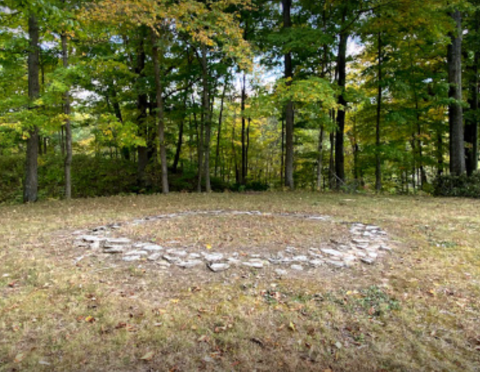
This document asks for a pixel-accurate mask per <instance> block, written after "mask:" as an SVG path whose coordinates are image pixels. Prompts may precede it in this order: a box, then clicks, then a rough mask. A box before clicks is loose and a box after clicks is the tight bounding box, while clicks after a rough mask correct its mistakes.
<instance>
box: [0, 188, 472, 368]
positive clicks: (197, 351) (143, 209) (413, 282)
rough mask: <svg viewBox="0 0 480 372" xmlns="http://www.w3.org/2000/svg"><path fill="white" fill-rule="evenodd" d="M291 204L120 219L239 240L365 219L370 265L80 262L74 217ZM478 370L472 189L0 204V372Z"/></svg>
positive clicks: (293, 239) (325, 233)
mask: <svg viewBox="0 0 480 372" xmlns="http://www.w3.org/2000/svg"><path fill="white" fill-rule="evenodd" d="M219 209H222V210H240V211H256V210H259V211H262V212H276V213H279V212H301V213H305V214H316V215H329V216H331V217H332V221H333V222H330V223H329V225H322V224H320V225H319V227H318V230H315V229H313V228H312V227H311V226H310V225H309V224H308V223H306V222H305V221H304V220H301V219H298V220H294V219H291V220H288V221H286V220H280V219H275V218H258V217H250V216H223V217H222V218H218V219H215V218H212V217H205V218H201V217H199V216H192V217H191V218H183V219H181V220H178V221H173V220H172V221H169V222H168V223H167V222H165V223H163V222H162V221H156V222H154V223H151V224H143V225H141V226H138V227H129V228H124V229H123V230H124V231H123V233H124V234H126V235H128V236H130V237H133V238H135V237H139V236H141V237H142V238H144V239H145V238H147V239H150V240H152V241H155V242H157V243H158V244H162V243H164V242H165V241H167V240H175V241H176V242H177V243H176V244H180V246H181V244H183V243H184V244H186V245H197V246H199V247H202V246H205V247H207V246H208V247H210V246H211V247H213V248H212V250H216V249H217V248H218V250H222V251H228V250H236V251H239V252H241V253H242V254H248V253H249V249H250V248H251V250H252V252H258V251H261V250H262V249H263V250H265V251H272V250H275V249H276V247H280V246H282V247H284V246H285V245H290V246H300V247H308V246H309V245H311V244H313V243H314V242H315V241H316V239H318V241H328V240H329V239H334V240H335V239H342V236H343V235H344V234H345V231H347V229H346V228H345V225H344V224H342V223H344V222H350V223H351V222H361V223H365V224H375V225H378V226H380V227H381V228H382V229H383V230H385V231H386V232H387V233H388V236H389V238H390V240H391V246H392V248H394V250H393V252H392V253H388V254H386V255H385V256H384V257H383V258H382V259H381V260H379V261H378V262H376V263H375V264H374V265H366V264H363V263H359V264H357V265H355V266H353V267H351V268H340V269H339V268H335V267H331V266H321V267H319V268H317V269H315V270H305V271H304V272H298V273H295V272H292V271H291V270H289V273H288V275H285V276H282V277H278V276H276V275H274V274H273V270H274V268H275V267H274V266H273V265H272V266H271V267H266V268H264V269H253V268H247V267H245V268H241V269H237V268H232V269H229V270H227V271H224V272H221V273H213V272H210V271H209V270H208V269H207V268H206V267H205V268H202V269H197V270H189V269H184V270H183V269H180V268H171V269H164V268H160V267H155V266H153V265H149V264H148V263H147V262H145V263H144V262H132V263H127V262H117V263H116V264H111V261H108V262H107V261H106V260H104V259H102V258H101V257H100V256H98V257H97V256H95V255H93V256H89V257H87V258H84V259H82V260H81V261H79V262H75V259H76V257H79V256H82V255H84V254H85V252H86V251H85V249H83V248H79V247H75V246H74V245H73V236H72V233H73V232H74V231H75V230H78V229H84V228H93V227H95V226H98V225H103V224H109V223H114V222H122V221H133V220H134V219H136V218H141V217H146V216H153V215H158V214H162V213H174V212H179V211H189V210H208V211H211V210H219ZM196 370H201V371H324V372H326V371H334V372H335V371H480V201H474V200H467V199H437V198H431V197H391V196H378V197H374V196H352V195H338V194H323V195H322V194H314V193H263V194H248V195H247V194H231V193H225V194H210V195H206V194H203V195H195V194H172V195H169V196H163V195H152V196H118V197H111V198H98V199H86V200H73V201H70V202H66V201H48V202H41V203H38V204H35V205H17V206H5V207H0V371H196Z"/></svg>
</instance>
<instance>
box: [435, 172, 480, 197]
mask: <svg viewBox="0 0 480 372" xmlns="http://www.w3.org/2000/svg"><path fill="white" fill-rule="evenodd" d="M434 195H436V196H456V197H466V198H480V172H476V173H474V174H473V175H471V176H470V177H469V176H467V175H466V174H462V175H460V176H454V175H450V174H449V175H442V176H439V177H437V179H436V180H435V182H434Z"/></svg>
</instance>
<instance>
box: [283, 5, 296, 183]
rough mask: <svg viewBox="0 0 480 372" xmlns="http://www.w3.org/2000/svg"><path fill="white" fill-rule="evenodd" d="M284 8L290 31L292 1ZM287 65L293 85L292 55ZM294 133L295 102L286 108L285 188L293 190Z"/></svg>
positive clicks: (284, 21) (285, 62) (288, 55)
mask: <svg viewBox="0 0 480 372" xmlns="http://www.w3.org/2000/svg"><path fill="white" fill-rule="evenodd" d="M282 8H283V28H284V29H290V28H291V27H292V19H291V8H292V0H282ZM284 64H285V66H284V67H285V79H287V85H291V83H292V78H293V66H292V53H291V52H287V53H286V54H285V56H284ZM293 132H294V117H293V102H292V101H289V102H288V103H287V105H286V107H285V150H286V153H285V186H286V187H288V188H289V189H290V190H293V189H294V187H295V185H294V182H293V162H294V159H293V154H294V147H293V134H294V133H293Z"/></svg>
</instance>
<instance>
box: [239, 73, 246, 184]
mask: <svg viewBox="0 0 480 372" xmlns="http://www.w3.org/2000/svg"><path fill="white" fill-rule="evenodd" d="M246 89H247V87H246V74H245V72H244V73H243V77H242V94H241V104H240V106H241V108H240V109H241V111H242V175H241V180H240V182H241V184H242V185H245V182H246V180H245V178H246V177H247V175H246V147H247V145H246V124H245V123H246V119H245V101H246V99H247V93H246Z"/></svg>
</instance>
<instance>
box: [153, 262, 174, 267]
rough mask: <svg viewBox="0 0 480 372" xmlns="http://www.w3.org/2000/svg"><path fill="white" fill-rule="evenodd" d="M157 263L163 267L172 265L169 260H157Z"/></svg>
mask: <svg viewBox="0 0 480 372" xmlns="http://www.w3.org/2000/svg"><path fill="white" fill-rule="evenodd" d="M155 264H156V265H158V266H160V267H162V268H168V267H170V266H171V265H170V264H169V263H168V262H165V261H158V262H155Z"/></svg>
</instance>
